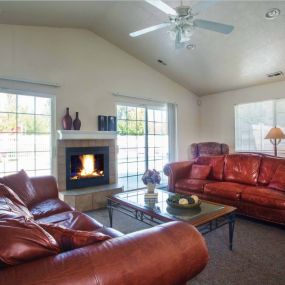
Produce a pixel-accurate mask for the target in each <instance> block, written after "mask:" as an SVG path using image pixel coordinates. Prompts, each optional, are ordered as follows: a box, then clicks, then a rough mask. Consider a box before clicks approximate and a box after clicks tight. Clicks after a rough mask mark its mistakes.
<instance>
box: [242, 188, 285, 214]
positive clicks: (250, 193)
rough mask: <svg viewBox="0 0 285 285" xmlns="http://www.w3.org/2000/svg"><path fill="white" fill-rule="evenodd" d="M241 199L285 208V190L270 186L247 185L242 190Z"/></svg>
mask: <svg viewBox="0 0 285 285" xmlns="http://www.w3.org/2000/svg"><path fill="white" fill-rule="evenodd" d="M241 200H242V201H244V202H248V203H252V204H255V205H260V206H264V207H268V208H274V209H282V210H285V192H282V191H277V190H274V189H270V188H268V187H253V186H247V187H246V188H244V189H243V190H242V193H241Z"/></svg>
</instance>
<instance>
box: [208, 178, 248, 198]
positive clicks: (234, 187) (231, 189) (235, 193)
mask: <svg viewBox="0 0 285 285" xmlns="http://www.w3.org/2000/svg"><path fill="white" fill-rule="evenodd" d="M245 187H246V186H245V185H242V184H239V183H234V182H215V183H209V184H206V185H205V187H204V193H205V194H207V195H213V196H217V197H222V198H226V199H229V200H238V199H239V198H240V194H241V192H242V190H243V189H244V188H245Z"/></svg>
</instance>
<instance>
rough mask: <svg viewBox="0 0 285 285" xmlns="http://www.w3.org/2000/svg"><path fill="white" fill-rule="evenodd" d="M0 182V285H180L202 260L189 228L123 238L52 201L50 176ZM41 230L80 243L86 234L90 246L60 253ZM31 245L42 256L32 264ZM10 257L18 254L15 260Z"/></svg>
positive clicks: (201, 246) (198, 239) (200, 244)
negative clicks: (77, 237)
mask: <svg viewBox="0 0 285 285" xmlns="http://www.w3.org/2000/svg"><path fill="white" fill-rule="evenodd" d="M19 175H20V179H18V178H19ZM0 183H2V184H0V235H2V237H1V244H0V251H1V252H0V284H1V285H10V284H11V285H12V284H17V285H21V284H25V285H29V284H53V285H54V284H60V285H67V284H73V285H75V284H80V285H81V284H84V285H88V284H92V285H93V284H100V285H101V284H102V285H103V284H104V285H111V284H112V285H114V284H116V285H128V284H130V285H135V284H137V285H157V284H161V285H173V284H185V283H186V282H187V280H189V279H191V278H193V277H194V276H195V275H197V274H198V273H199V272H200V271H201V270H202V269H203V268H204V267H205V265H206V263H207V261H208V251H207V248H206V245H205V242H204V239H203V237H202V236H201V234H200V233H199V232H198V231H197V230H196V229H195V228H194V227H193V226H191V225H189V224H186V223H181V222H172V223H166V224H163V225H160V226H156V227H153V228H151V229H147V230H143V231H139V232H135V233H131V234H127V235H123V234H122V233H120V232H118V231H116V230H114V229H111V228H107V227H104V226H103V225H102V224H100V223H99V222H97V221H96V220H94V219H92V218H90V217H89V216H87V215H86V214H84V213H80V212H78V211H75V210H74V209H72V208H71V207H70V206H68V205H67V204H66V203H64V202H63V201H61V200H59V199H58V188H57V184H56V180H55V178H54V177H52V176H46V177H37V178H31V179H30V178H27V177H26V176H25V175H24V173H23V172H20V173H18V174H15V175H10V176H9V177H4V178H2V179H1V178H0ZM3 184H5V187H4V185H3ZM6 186H9V187H10V188H11V189H12V190H13V191H10V190H9V188H7V187H6ZM1 189H2V190H1ZM7 189H8V190H7ZM5 191H6V192H5ZM7 191H8V192H7ZM9 191H10V192H9ZM17 195H18V196H17ZM27 225H28V226H27ZM43 225H46V226H47V228H49V227H51V228H53V227H61V229H60V231H64V232H68V231H69V232H71V233H72V234H73V232H76V233H79V234H80V235H81V241H80V240H79V242H81V243H82V234H83V236H85V234H86V231H90V233H92V237H93V238H95V239H97V241H96V242H95V243H92V244H89V245H86V246H83V247H79V248H76V249H73V250H68V251H61V250H60V248H59V247H58V244H57V243H56V240H54V239H53V237H52V236H51V235H49V233H50V232H49V233H47V232H45V231H44V229H46V227H41V226H43ZM62 226H64V228H63V227H62ZM43 228H44V229H43ZM3 233H4V234H3ZM43 234H45V238H42V235H43ZM66 238H67V237H66V236H65V239H66ZM14 240H16V242H15V243H14V244H12V245H11V244H10V243H12V242H13V241H14ZM72 241H73V242H74V240H72ZM173 241H175V243H174V242H173ZM63 242H64V240H63ZM31 246H33V248H32V249H31V250H30V251H27V247H31ZM36 246H37V247H39V246H40V247H41V248H42V247H43V246H44V247H45V248H44V250H45V252H44V253H45V255H46V256H45V257H41V258H37V259H36V258H32V256H33V254H38V253H39V250H38V248H36ZM47 247H48V250H47ZM17 254H18V255H19V254H20V255H21V254H22V255H21V256H20V257H18V259H17V258H16V257H15V255H17ZM23 255H24V256H23ZM3 256H4V257H5V258H4V257H3ZM27 258H29V259H31V260H29V261H23V259H27ZM7 260H8V261H9V262H11V263H10V265H7V264H5V261H6V262H7ZM13 263H19V264H17V265H11V264H13Z"/></svg>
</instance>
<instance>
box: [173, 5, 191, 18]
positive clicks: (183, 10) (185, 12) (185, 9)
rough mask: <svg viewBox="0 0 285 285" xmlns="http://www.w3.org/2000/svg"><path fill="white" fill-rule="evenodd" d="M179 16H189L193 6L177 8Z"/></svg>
mask: <svg viewBox="0 0 285 285" xmlns="http://www.w3.org/2000/svg"><path fill="white" fill-rule="evenodd" d="M175 10H176V12H177V14H178V17H187V16H188V15H190V14H191V8H190V7H189V6H179V7H177V8H176V9H175Z"/></svg>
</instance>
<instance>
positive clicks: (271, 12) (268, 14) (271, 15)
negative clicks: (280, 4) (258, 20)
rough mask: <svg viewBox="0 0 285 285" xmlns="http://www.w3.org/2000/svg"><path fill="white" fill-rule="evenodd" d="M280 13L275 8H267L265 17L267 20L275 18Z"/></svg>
mask: <svg viewBox="0 0 285 285" xmlns="http://www.w3.org/2000/svg"><path fill="white" fill-rule="evenodd" d="M280 14H281V11H280V10H279V9H277V8H272V9H270V10H268V11H267V12H266V14H265V18H266V19H268V20H273V19H276V18H277V17H278V16H279V15H280Z"/></svg>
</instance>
